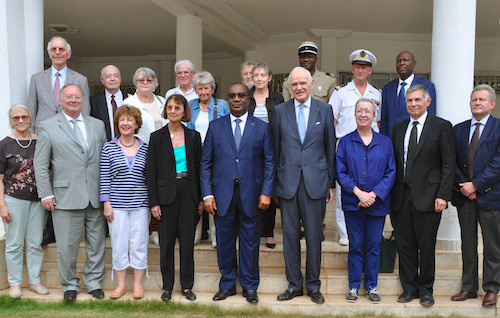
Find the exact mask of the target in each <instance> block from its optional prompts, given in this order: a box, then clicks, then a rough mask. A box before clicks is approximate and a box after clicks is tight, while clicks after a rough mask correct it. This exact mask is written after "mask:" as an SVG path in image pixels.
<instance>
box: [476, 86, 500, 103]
mask: <svg viewBox="0 0 500 318" xmlns="http://www.w3.org/2000/svg"><path fill="white" fill-rule="evenodd" d="M482 90H485V91H488V93H489V95H490V102H493V101H495V100H496V99H497V94H496V92H495V90H494V89H493V87H491V86H490V85H488V84H479V85H477V86H476V87H474V89H473V90H472V92H471V93H470V97H471V99H472V94H474V92H477V91H482Z"/></svg>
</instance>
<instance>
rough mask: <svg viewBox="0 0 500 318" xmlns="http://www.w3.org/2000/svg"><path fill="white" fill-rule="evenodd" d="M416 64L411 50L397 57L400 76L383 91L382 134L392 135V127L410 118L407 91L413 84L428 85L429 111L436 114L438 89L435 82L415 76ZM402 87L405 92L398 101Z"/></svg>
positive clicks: (397, 69) (397, 68)
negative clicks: (407, 107)
mask: <svg viewBox="0 0 500 318" xmlns="http://www.w3.org/2000/svg"><path fill="white" fill-rule="evenodd" d="M416 65H417V61H415V57H414V56H413V54H412V53H411V52H408V51H403V52H401V53H399V55H398V57H397V58H396V71H397V72H398V74H399V78H398V79H396V80H393V81H392V82H389V83H387V85H385V86H384V89H383V91H382V114H381V121H380V133H381V134H384V135H386V136H389V137H391V136H392V127H393V126H394V125H395V124H397V123H399V122H402V121H403V120H406V119H408V118H410V115H409V114H408V111H407V110H406V99H405V97H406V94H405V92H406V91H407V90H408V88H409V87H410V86H411V85H417V84H419V85H423V86H425V87H427V89H428V90H429V94H430V95H431V104H430V105H429V108H428V109H427V112H428V113H429V114H431V115H436V89H435V88H434V84H433V83H432V82H431V81H429V80H426V79H424V78H421V77H418V76H415V74H414V73H413V69H414V68H415V66H416ZM403 83H404V84H403ZM401 87H404V92H403V96H401V102H398V101H399V94H400V93H401Z"/></svg>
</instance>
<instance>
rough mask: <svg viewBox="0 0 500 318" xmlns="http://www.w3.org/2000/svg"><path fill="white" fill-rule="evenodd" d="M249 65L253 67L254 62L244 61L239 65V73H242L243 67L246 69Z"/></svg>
mask: <svg viewBox="0 0 500 318" xmlns="http://www.w3.org/2000/svg"><path fill="white" fill-rule="evenodd" d="M250 65H252V66H255V62H252V61H245V62H243V63H241V65H240V73H241V71H243V68H244V67H247V66H250Z"/></svg>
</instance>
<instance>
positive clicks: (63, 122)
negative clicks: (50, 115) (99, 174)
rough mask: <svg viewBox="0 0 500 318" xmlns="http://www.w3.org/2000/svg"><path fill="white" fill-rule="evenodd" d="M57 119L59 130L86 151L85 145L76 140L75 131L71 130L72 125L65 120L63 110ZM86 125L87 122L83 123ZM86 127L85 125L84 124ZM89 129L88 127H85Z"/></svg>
mask: <svg viewBox="0 0 500 318" xmlns="http://www.w3.org/2000/svg"><path fill="white" fill-rule="evenodd" d="M57 116H59V117H58V118H57V120H58V121H59V127H60V128H61V130H62V131H63V132H64V133H65V134H66V135H67V136H68V137H69V138H70V139H72V140H73V141H74V142H75V143H76V144H77V145H78V146H79V147H80V148H81V149H82V150H84V151H86V149H85V147H84V146H83V145H81V144H80V142H79V141H78V138H76V136H75V132H74V131H73V127H71V125H70V123H69V122H68V121H67V120H66V117H65V116H64V114H63V112H60V113H59V115H57ZM85 125H87V124H85ZM85 127H86V128H87V126H85ZM87 129H89V128H87Z"/></svg>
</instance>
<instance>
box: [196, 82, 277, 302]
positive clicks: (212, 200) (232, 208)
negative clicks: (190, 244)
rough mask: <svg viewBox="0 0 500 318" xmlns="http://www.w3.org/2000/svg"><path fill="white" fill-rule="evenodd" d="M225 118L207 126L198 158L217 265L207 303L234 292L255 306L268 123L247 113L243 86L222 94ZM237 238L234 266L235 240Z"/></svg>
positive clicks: (270, 171) (270, 168) (269, 155)
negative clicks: (216, 284) (213, 230)
mask: <svg viewBox="0 0 500 318" xmlns="http://www.w3.org/2000/svg"><path fill="white" fill-rule="evenodd" d="M227 96H228V102H229V112H230V114H229V115H226V116H224V117H221V118H219V119H218V120H214V121H211V122H210V126H209V128H208V132H207V136H206V138H205V143H204V145H203V152H202V156H201V192H202V195H203V201H204V206H205V210H206V211H208V212H209V213H211V214H213V215H215V225H216V236H217V261H218V263H219V270H220V272H221V275H222V278H221V279H220V281H219V291H218V292H217V293H216V294H215V296H214V297H213V300H216V301H217V300H223V299H226V298H227V297H228V296H232V295H235V294H236V286H235V282H236V276H237V275H238V273H239V280H240V284H241V287H243V296H244V297H246V299H247V301H248V302H249V303H257V302H258V297H257V287H258V285H259V242H260V231H261V210H264V209H267V208H268V207H269V205H270V203H271V197H272V195H273V185H274V183H273V182H274V181H273V180H274V159H273V148H272V140H271V135H270V129H269V127H268V124H267V123H265V122H264V121H262V120H260V119H257V118H255V117H253V116H252V115H250V114H248V111H247V110H248V104H249V102H250V97H249V91H248V88H247V87H246V86H245V85H243V84H233V85H231V87H229V90H228V94H227ZM237 236H239V238H240V239H239V268H238V265H237V261H236V237H237Z"/></svg>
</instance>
